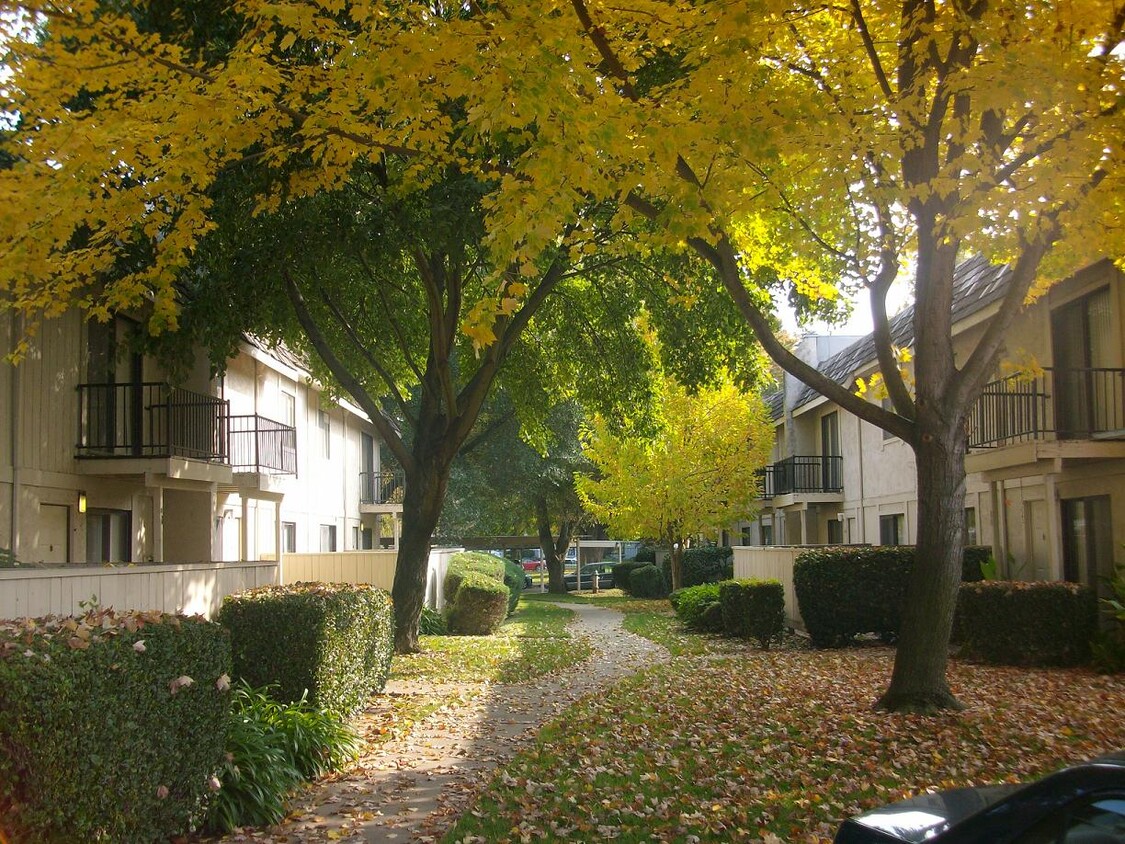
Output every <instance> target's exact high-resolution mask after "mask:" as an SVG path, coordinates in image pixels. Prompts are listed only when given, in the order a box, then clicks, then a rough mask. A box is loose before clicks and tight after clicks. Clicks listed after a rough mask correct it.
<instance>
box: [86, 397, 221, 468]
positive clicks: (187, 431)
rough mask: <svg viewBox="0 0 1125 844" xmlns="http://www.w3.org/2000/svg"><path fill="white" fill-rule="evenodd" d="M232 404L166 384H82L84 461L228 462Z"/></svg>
mask: <svg viewBox="0 0 1125 844" xmlns="http://www.w3.org/2000/svg"><path fill="white" fill-rule="evenodd" d="M229 408H230V403H229V402H227V401H225V400H224V399H219V398H215V397H214V396H208V395H204V394H202V393H193V392H192V391H191V390H183V389H180V388H178V387H171V386H169V385H168V384H161V383H142V384H79V385H78V446H77V454H78V456H79V457H103V458H104V457H173V456H175V457H191V458H195V459H197V460H210V461H215V462H220V463H225V462H226V461H227V457H228V454H229V451H228V441H227V434H228V432H227V424H226V420H227V417H228V416H229V414H230V411H229Z"/></svg>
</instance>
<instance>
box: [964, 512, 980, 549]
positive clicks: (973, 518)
mask: <svg viewBox="0 0 1125 844" xmlns="http://www.w3.org/2000/svg"><path fill="white" fill-rule="evenodd" d="M965 544H966V545H976V544H977V508H976V507H966V508H965Z"/></svg>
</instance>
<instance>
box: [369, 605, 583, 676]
mask: <svg viewBox="0 0 1125 844" xmlns="http://www.w3.org/2000/svg"><path fill="white" fill-rule="evenodd" d="M572 615H573V613H572V612H571V611H570V610H568V609H566V608H564V607H556V606H552V605H550V604H546V603H541V602H536V601H528V600H527V599H526V598H525V599H521V601H520V604H519V606H518V607H517V608H516V612H515V613H514V614H513V615H512V616H511V617H510V618H508V620H507V621H505V622H504V624H503V625H502V626H501V627H500V630H499V631H498V632H497V634H496V635H495V636H421V637H420V644H421V646H422V652H421V653H418V654H411V655H408V656H396V657H395V658H394V661H393V662H392V663H391V679H392V680H422V681H427V682H433V683H458V682H460V683H473V682H485V681H488V682H493V683H518V682H520V681H522V680H528V679H531V678H533V677H539V676H541V675H543V674H549V673H551V672H553V671H558V670H559V669H562V668H566V667H568V666H571V665H574V664H575V663H578V662H581V661H582V660H584V659H586V658H587V657H589V656H590V653H591V650H590V644H589V642H587V641H586V640H585V639H583V638H574V637H572V636H571V635H570V634H569V633H568V632H567V631H566V625H567V623H568V622H569V621H570V619H571V617H572Z"/></svg>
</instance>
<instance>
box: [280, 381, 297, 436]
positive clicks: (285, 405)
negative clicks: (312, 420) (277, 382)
mask: <svg viewBox="0 0 1125 844" xmlns="http://www.w3.org/2000/svg"><path fill="white" fill-rule="evenodd" d="M281 421H282V422H284V423H285V424H286V425H288V426H289V427H290V428H296V427H297V397H296V396H295V395H293V394H292V393H287V392H285V391H284V390H282V391H281Z"/></svg>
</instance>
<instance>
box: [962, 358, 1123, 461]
mask: <svg viewBox="0 0 1125 844" xmlns="http://www.w3.org/2000/svg"><path fill="white" fill-rule="evenodd" d="M1048 438H1053V439H1060V440H1089V439H1125V369H1107V368H1090V369H1045V370H1043V374H1042V375H1041V376H1037V377H1027V376H1022V375H1010V376H1008V377H1007V378H1000V379H998V380H996V381H992V382H991V383H989V384H986V385H985V387H984V390H983V391H982V392H981V395H980V397H979V398H978V399H977V401H976V404H975V405H974V406H973V410H972V413H971V414H970V416H969V447H970V448H995V447H997V446H1003V445H1012V444H1014V443H1020V442H1030V441H1033V440H1042V439H1048Z"/></svg>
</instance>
